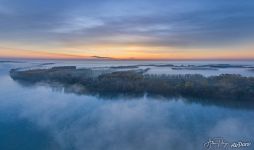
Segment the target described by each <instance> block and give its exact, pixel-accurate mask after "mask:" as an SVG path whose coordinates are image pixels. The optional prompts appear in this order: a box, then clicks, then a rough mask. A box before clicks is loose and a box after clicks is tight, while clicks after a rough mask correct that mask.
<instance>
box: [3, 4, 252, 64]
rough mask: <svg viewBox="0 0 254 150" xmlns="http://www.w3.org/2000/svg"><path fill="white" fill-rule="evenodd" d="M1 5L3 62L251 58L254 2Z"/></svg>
mask: <svg viewBox="0 0 254 150" xmlns="http://www.w3.org/2000/svg"><path fill="white" fill-rule="evenodd" d="M211 4H213V5H211ZM0 6H1V7H0V15H1V16H2V17H1V18H0V21H1V22H3V23H2V24H0V32H1V35H0V58H31V59H33V58H34V59H99V58H103V59H105V58H108V59H128V60H129V59H135V60H136V59H140V60H143V59H156V60H160V59H166V60H173V59H174V60H175V59H179V60H184V59H188V60H189V59H254V49H253V44H252V43H253V41H254V29H253V26H254V21H253V20H254V15H253V14H254V10H253V9H252V7H251V6H254V3H253V2H252V1H245V2H244V3H241V4H240V5H239V3H238V2H221V1H217V0H216V1H209V0H208V1H199V2H198V1H193V0H191V1H188V2H185V3H182V2H175V1H166V0H159V1H156V2H155V1H146V0H141V1H139V2H136V1H135V2H134V1H133V2H129V1H125V0H124V1H121V2H119V1H115V0H109V1H107V2H97V1H96V2H94V1H76V0H75V1H73V2H70V1H65V0H64V2H62V1H61V2H60V1H58V0H56V1H54V2H51V1H48V0H46V1H43V2H39V1H34V2H30V1H29V0H26V1H24V2H20V1H15V2H14V1H13V2H10V1H1V2H0ZM42 6H43V7H42ZM94 8H96V9H94Z"/></svg>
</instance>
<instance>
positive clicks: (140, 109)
mask: <svg viewBox="0 0 254 150" xmlns="http://www.w3.org/2000/svg"><path fill="white" fill-rule="evenodd" d="M75 63H76V64H78V63H77V62H71V63H69V64H71V65H73V64H75ZM79 63H80V64H81V65H80V66H83V67H84V66H87V65H89V64H86V63H87V62H86V63H85V64H83V65H82V62H79ZM93 63H94V64H97V66H98V64H101V63H99V62H93ZM131 63H133V62H131ZM149 63H150V62H149ZM37 64H38V62H36V63H31V62H29V63H23V64H16V63H15V64H14V63H2V64H0V95H1V97H0V149H1V150H35V149H36V150H55V149H61V150H84V149H87V150H102V149H103V150H167V149H169V150H170V149H174V150H199V149H200V150H201V149H204V147H203V144H204V143H205V142H207V140H208V139H209V138H211V137H223V138H224V139H225V140H227V141H229V142H234V141H241V140H242V141H253V135H254V121H253V117H254V110H252V109H244V108H232V107H227V106H217V105H213V104H206V103H205V102H203V103H198V102H196V103H194V102H193V101H192V102H191V101H188V100H186V99H180V98H178V99H166V98H155V97H146V96H143V97H136V98H133V97H132V98H128V97H118V98H116V99H109V98H102V97H100V98H99V97H96V96H88V95H75V94H72V93H66V92H65V91H64V90H63V89H59V88H55V89H54V88H53V89H52V88H50V87H47V86H32V87H25V86H23V85H21V84H18V83H16V82H15V81H13V80H12V79H11V78H10V77H9V75H8V71H9V69H11V68H16V67H26V66H29V67H30V66H36V65H37ZM94 64H90V65H89V66H96V65H94ZM133 64H135V62H134V63H133ZM106 65H107V66H110V65H112V63H111V64H110V63H109V64H106ZM252 144H253V143H252ZM246 149H253V145H252V147H249V148H246Z"/></svg>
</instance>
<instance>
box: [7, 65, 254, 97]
mask: <svg viewBox="0 0 254 150" xmlns="http://www.w3.org/2000/svg"><path fill="white" fill-rule="evenodd" d="M148 70H149V68H147V69H133V70H127V71H114V70H93V69H90V68H81V69H78V68H76V67H75V66H62V67H53V68H49V69H32V70H19V69H12V70H11V71H10V76H11V77H12V79H14V80H16V81H20V82H27V83H30V84H35V83H39V82H44V83H49V84H51V83H60V84H62V85H63V86H65V87H73V86H74V87H79V88H78V89H79V90H78V91H76V92H78V93H81V94H87V93H90V94H100V95H107V94H111V95H114V94H115V95H117V94H130V95H143V94H148V95H159V96H164V97H190V98H205V99H213V100H227V101H240V100H241V101H252V100H253V97H254V78H253V77H243V76H241V75H237V74H222V75H219V76H210V77H205V76H202V75H199V74H194V75H193V74H192V75H191V74H186V75H152V74H146V73H145V72H146V71H148Z"/></svg>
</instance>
